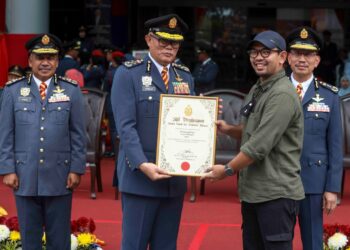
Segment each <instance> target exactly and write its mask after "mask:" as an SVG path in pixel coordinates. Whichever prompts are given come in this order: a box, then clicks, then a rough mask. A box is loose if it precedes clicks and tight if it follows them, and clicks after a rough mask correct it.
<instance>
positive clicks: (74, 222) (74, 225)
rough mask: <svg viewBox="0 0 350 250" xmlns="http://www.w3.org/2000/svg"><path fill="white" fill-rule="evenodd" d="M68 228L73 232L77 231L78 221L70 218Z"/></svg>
mask: <svg viewBox="0 0 350 250" xmlns="http://www.w3.org/2000/svg"><path fill="white" fill-rule="evenodd" d="M70 230H71V232H72V233H73V234H75V233H76V232H78V223H77V221H76V220H72V221H71V223H70Z"/></svg>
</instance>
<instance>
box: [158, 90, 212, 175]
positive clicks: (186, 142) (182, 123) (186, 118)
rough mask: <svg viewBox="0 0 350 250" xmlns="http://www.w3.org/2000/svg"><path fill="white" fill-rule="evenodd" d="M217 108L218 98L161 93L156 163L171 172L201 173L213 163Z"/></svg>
mask: <svg viewBox="0 0 350 250" xmlns="http://www.w3.org/2000/svg"><path fill="white" fill-rule="evenodd" d="M217 111H218V98H217V97H203V96H182V95H161V97H160V110H159V121H158V143H157V160H156V164H157V165H158V166H159V167H160V168H162V169H165V170H166V171H168V172H169V174H171V175H184V176H201V175H203V173H204V172H205V170H206V169H208V168H209V167H211V166H212V165H213V164H214V159H215V146H216V125H215V121H216V119H217Z"/></svg>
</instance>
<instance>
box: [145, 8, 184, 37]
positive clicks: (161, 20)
mask: <svg viewBox="0 0 350 250" xmlns="http://www.w3.org/2000/svg"><path fill="white" fill-rule="evenodd" d="M145 28H146V29H148V31H147V32H152V33H153V34H154V35H156V36H157V37H158V38H161V39H165V40H169V41H175V42H176V41H178V42H181V41H183V40H184V36H183V34H184V33H185V32H186V31H187V30H188V26H187V24H186V23H185V22H184V21H183V20H182V19H181V18H180V17H179V16H178V15H176V14H169V15H165V16H160V17H157V18H153V19H150V20H148V21H146V22H145Z"/></svg>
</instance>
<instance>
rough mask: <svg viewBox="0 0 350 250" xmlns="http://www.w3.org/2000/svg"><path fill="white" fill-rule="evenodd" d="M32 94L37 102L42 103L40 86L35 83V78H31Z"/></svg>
mask: <svg viewBox="0 0 350 250" xmlns="http://www.w3.org/2000/svg"><path fill="white" fill-rule="evenodd" d="M30 92H31V93H32V94H33V95H34V97H35V99H36V100H39V102H42V100H41V96H40V92H39V89H38V86H37V85H36V82H35V81H34V79H33V77H31V78H30Z"/></svg>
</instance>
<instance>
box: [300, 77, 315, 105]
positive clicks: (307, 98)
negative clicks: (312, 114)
mask: <svg viewBox="0 0 350 250" xmlns="http://www.w3.org/2000/svg"><path fill="white" fill-rule="evenodd" d="M314 85H315V80H313V81H312V82H311V84H310V86H309V88H308V89H307V91H306V93H305V95H304V98H303V100H302V102H301V104H302V105H303V106H304V105H305V104H306V103H308V102H309V101H310V100H311V98H312V97H314V96H315V94H316V92H315V86H314Z"/></svg>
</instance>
